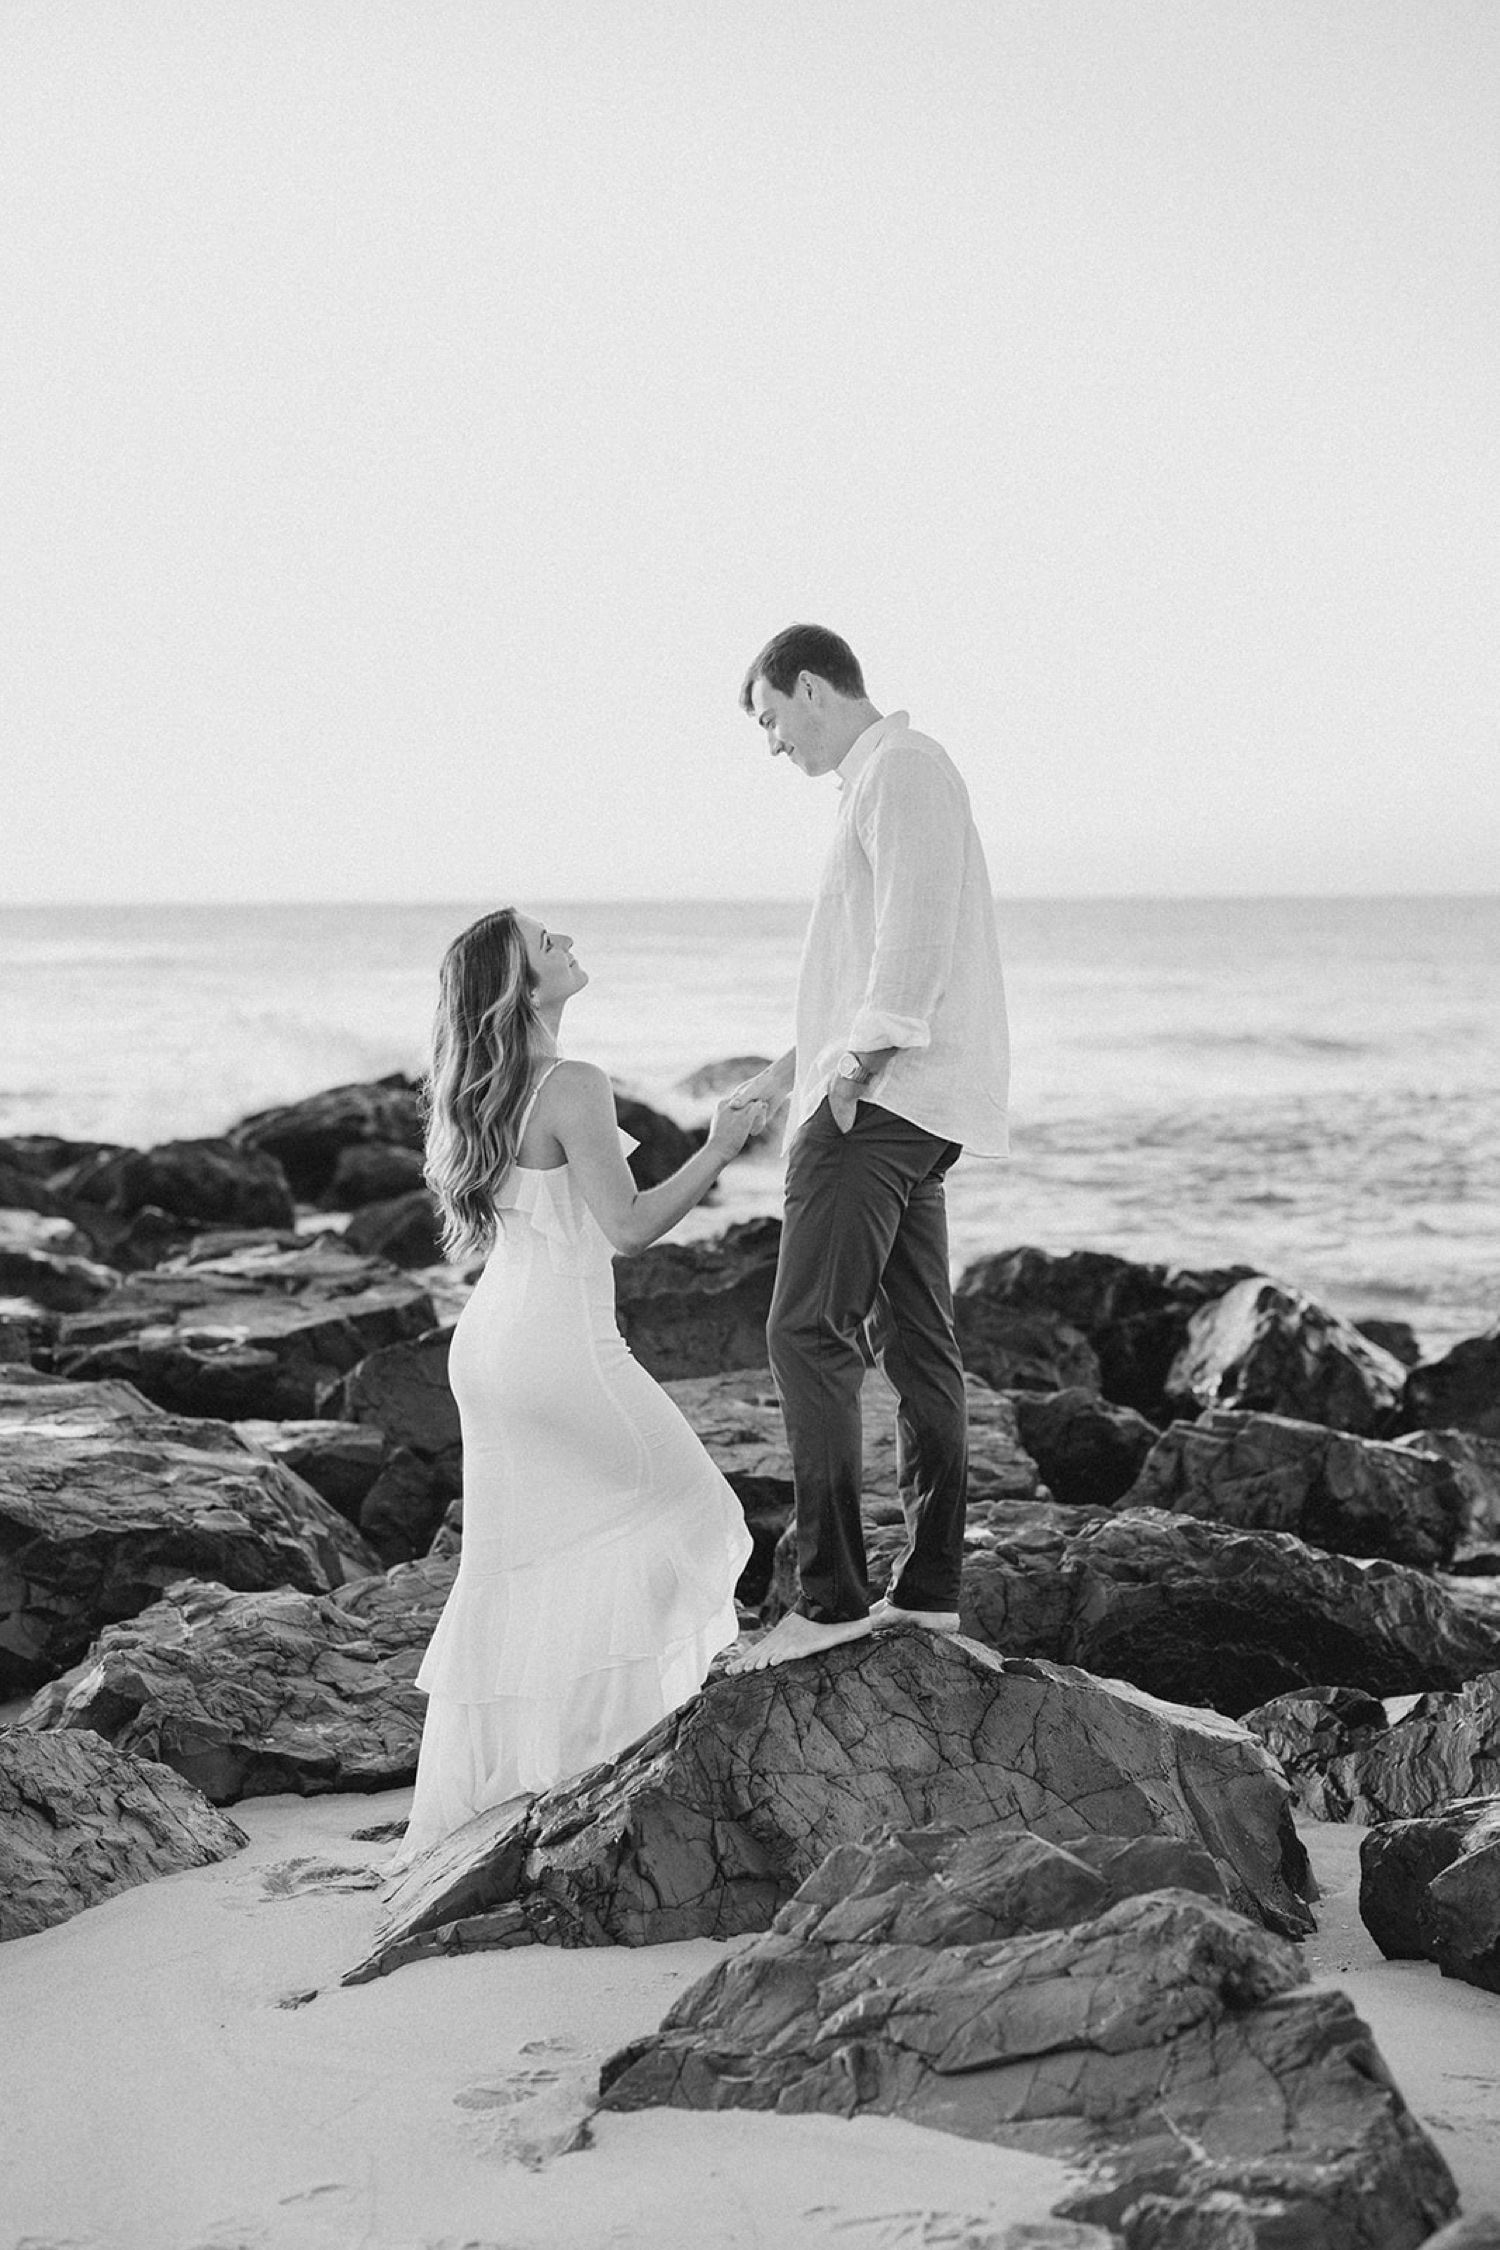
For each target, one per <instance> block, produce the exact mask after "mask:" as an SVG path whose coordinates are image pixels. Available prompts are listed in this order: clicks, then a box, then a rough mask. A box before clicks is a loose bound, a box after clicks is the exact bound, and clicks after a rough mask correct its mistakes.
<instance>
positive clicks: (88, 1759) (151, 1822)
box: [0, 1727, 249, 1939]
mask: <svg viewBox="0 0 1500 2250" xmlns="http://www.w3.org/2000/svg"><path fill="white" fill-rule="evenodd" d="M248 1842H249V1838H248V1837H247V1836H246V1835H245V1833H244V1831H243V1829H241V1828H237V1827H236V1826H235V1823H234V1822H233V1821H232V1820H229V1819H227V1818H226V1816H225V1815H224V1814H223V1813H221V1812H216V1811H215V1810H214V1808H213V1806H212V1805H210V1804H209V1803H208V1802H207V1801H206V1799H205V1798H203V1797H202V1796H201V1795H200V1794H199V1792H198V1791H197V1790H196V1789H193V1788H191V1787H189V1785H188V1784H187V1783H186V1782H184V1781H183V1780H181V1779H180V1778H179V1776H178V1775H177V1774H175V1773H169V1772H168V1771H167V1769H166V1768H165V1767H164V1766H159V1765H150V1764H146V1763H143V1762H142V1760H140V1759H139V1758H127V1757H122V1756H121V1755H120V1753H119V1751H118V1750H112V1749H111V1748H110V1747H109V1745H108V1743H106V1742H101V1741H100V1740H99V1738H98V1736H97V1735H93V1734H84V1735H35V1734H29V1733H27V1732H25V1731H24V1730H23V1729H20V1728H16V1727H4V1728H0V1939H3V1938H17V1937H30V1936H31V1935H32V1934H33V1933H34V1932H35V1931H37V1930H47V1929H50V1928H51V1927H52V1926H53V1924H54V1923H56V1922H66V1921H67V1920H68V1919H69V1917H70V1916H71V1915H74V1914H81V1913H82V1912H83V1910H84V1908H85V1907H86V1906H96V1905H97V1904H98V1903H99V1901H100V1900H101V1899H106V1898H112V1897H113V1896H114V1895H115V1893H116V1892H117V1891H127V1890H130V1889H131V1888H132V1887H133V1886H134V1885H135V1884H137V1883H149V1882H151V1881H152V1879H153V1878H154V1877H155V1876H158V1875H174V1874H176V1873H177V1871H178V1869H179V1868H184V1867H208V1866H211V1865H212V1864H213V1862H214V1861H215V1860H220V1859H227V1858H228V1857H229V1855H230V1853H231V1852H237V1851H239V1850H240V1849H241V1848H242V1847H243V1846H244V1845H245V1844H246V1843H248Z"/></svg>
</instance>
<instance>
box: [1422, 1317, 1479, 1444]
mask: <svg viewBox="0 0 1500 2250" xmlns="http://www.w3.org/2000/svg"><path fill="white" fill-rule="evenodd" d="M1401 1421H1402V1426H1403V1428H1405V1429H1408V1430H1421V1429H1458V1430H1474V1431H1477V1432H1478V1434H1479V1435H1480V1436H1481V1437H1488V1438H1500V1321H1496V1323H1495V1325H1494V1327H1493V1328H1487V1329H1486V1330H1485V1332H1484V1334H1483V1335H1482V1336H1466V1337H1465V1338H1464V1339H1463V1341H1462V1342H1461V1343H1458V1344H1455V1345H1454V1347H1453V1349H1452V1350H1451V1351H1450V1352H1447V1353H1445V1354H1444V1356H1443V1357H1442V1358H1441V1359H1433V1360H1428V1361H1427V1362H1426V1363H1425V1364H1424V1365H1422V1366H1420V1367H1414V1368H1413V1369H1412V1370H1411V1372H1410V1374H1409V1375H1408V1376H1407V1378H1406V1388H1405V1395H1404V1397H1403V1399H1402V1402H1401Z"/></svg>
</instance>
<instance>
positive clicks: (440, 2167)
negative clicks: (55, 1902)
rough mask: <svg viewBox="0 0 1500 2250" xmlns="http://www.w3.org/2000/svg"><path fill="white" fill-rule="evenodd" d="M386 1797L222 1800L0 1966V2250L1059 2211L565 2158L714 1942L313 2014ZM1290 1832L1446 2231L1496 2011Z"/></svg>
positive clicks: (1494, 2089) (647, 2118)
mask: <svg viewBox="0 0 1500 2250" xmlns="http://www.w3.org/2000/svg"><path fill="white" fill-rule="evenodd" d="M409 1802H410V1792H409V1791H399V1792H390V1793H387V1794H384V1795H381V1796H377V1797H358V1796H336V1797H324V1798H314V1799H301V1798H295V1797H275V1798H263V1799H259V1800H255V1801H252V1802H249V1803H247V1804H243V1805H241V1806H238V1807H236V1808H235V1818H236V1819H237V1820H238V1821H239V1822H240V1823H241V1825H242V1826H243V1827H244V1828H245V1829H246V1831H247V1832H248V1834H249V1836H250V1843H249V1846H248V1848H247V1849H246V1850H245V1851H243V1852H241V1853H239V1854H237V1855H236V1856H235V1857H234V1858H232V1859H230V1860H227V1861H225V1862H223V1863H221V1864H220V1865H218V1866H215V1867H210V1868H205V1869H201V1870H197V1871H194V1872H191V1873H186V1874H181V1875H176V1876H171V1877H168V1878H166V1879H164V1880H162V1881H158V1882H156V1883H152V1884H148V1885H144V1886H142V1887H140V1888H138V1889H135V1890H132V1891H128V1892H125V1893H123V1894H122V1895H120V1896H119V1897H116V1898H114V1899H112V1900H109V1901H107V1902H106V1903H105V1904H103V1905H101V1906H97V1907H94V1908H92V1909H90V1910H89V1911H88V1912H86V1913H84V1914H81V1915H78V1916H76V1917H75V1918H74V1919H73V1920H72V1921H70V1922H66V1923H64V1924H61V1925H60V1926H58V1927H56V1928H54V1929H51V1930H47V1931H44V1932H42V1933H41V1934H39V1935H37V1936H35V1937H29V1938H21V1939H18V1940H16V1941H14V1942H13V1943H11V1944H9V1945H7V1946H6V1947H5V1948H4V1949H3V1952H0V2021H3V2022H4V2025H5V2029H6V2038H5V2042H4V2053H3V2057H0V2115H3V2116H4V2119H5V2135H4V2143H5V2152H4V2156H3V2160H0V2212H3V2215H4V2224H3V2230H0V2242H3V2244H4V2250H356V2246H358V2250H541V2246H548V2250H557V2246H566V2250H675V2246H677V2245H679V2244H680V2245H683V2246H684V2250H686V2246H688V2245H693V2246H695V2250H813V2246H815V2245H816V2246H823V2245H826V2246H828V2250H833V2246H835V2245H837V2246H839V2250H999V2246H1000V2245H1002V2244H1003V2243H1004V2242H1005V2240H1006V2232H1007V2229H1008V2228H1010V2227H1012V2226H1015V2225H1018V2224H1020V2222H1023V2221H1028V2220H1030V2221H1036V2220H1040V2219H1043V2218H1044V2217H1045V2216H1046V2214H1047V2213H1048V2212H1049V2210H1050V2209H1051V2207H1052V2206H1053V2204H1054V2203H1055V2202H1056V2201H1057V2199H1058V2198H1059V2196H1060V2195H1061V2194H1062V2192H1063V2188H1064V2184H1065V2181H1066V2178H1067V2175H1066V2172H1065V2170H1064V2168H1063V2167H1062V2166H1061V2165H1059V2164H1055V2163H1052V2162H1050V2161H1047V2160H1044V2159H1041V2158H1033V2157H1029V2156H1021V2155H1017V2154H1013V2153H1011V2152H1009V2151H1005V2150H998V2149H991V2148H987V2147H983V2146H979V2145H977V2144H974V2143H970V2142H966V2141H962V2140H958V2139H954V2138H950V2137H948V2136H945V2135H942V2134H937V2133H932V2132H927V2131H924V2130H922V2129H919V2128H917V2127H914V2126H908V2125H904V2124H901V2123H897V2122H892V2121H878V2122H877V2121H872V2120H862V2121H858V2122H855V2123H844V2122H842V2121H840V2120H837V2119H831V2118H830V2119H821V2118H774V2117H758V2116H751V2115H745V2114H731V2115H723V2116H702V2115H694V2114H688V2113H684V2112H681V2111H659V2112H652V2113H646V2114H643V2115H632V2116H610V2117H603V2118H600V2119H598V2120H596V2121H594V2122H593V2123H592V2124H590V2125H588V2126H587V2127H586V2128H584V2129H583V2131H582V2133H580V2125H581V2120H582V2118H583V2115H584V2112H585V2109H586V2105H587V2097H588V2094H589V2092H590V2090H591V2088H592V2084H593V2080H594V2074H595V2072H596V2071H597V2069H598V2065H599V2063H600V2061H601V2059H602V2058H603V2057H604V2056H606V2055H607V2054H609V2053H610V2052H612V2051H613V2050H614V2049H615V2048H616V2047H618V2046H619V2045H620V2044H621V2043H622V2042H623V2041H625V2040H627V2039H629V2038H631V2037H633V2036H635V2035H637V2034H639V2033H641V2032H644V2031H647V2030H649V2029H650V2028H652V2027H653V2026H654V2025H655V2024H656V2023H657V2022H658V2020H659V2019H660V2017H661V2015H662V2013H663V2011H664V2010H665V2009H666V2007H667V2006H668V2005H669V2003H670V2002H671V2000H672V1999H673V1997H674V1996H675V1995H676V1994H677V1993H678V1992H679V1991H680V1990H681V1989H682V1988H683V1987H684V1986H685V1985H686V1984H688V1983H689V1982H691V1981H692V1980H693V1979H694V1978H695V1977H696V1976H698V1975H699V1974H700V1973H701V1972H702V1971H703V1969H704V1968H706V1967H707V1966H708V1964H709V1963H710V1962H711V1961H712V1960H714V1959H715V1958H716V1957H717V1954H718V1951H719V1948H718V1947H717V1946H716V1945H715V1944H714V1943H713V1942H711V1941H708V1940H702V1941H698V1942H695V1943H692V1944H686V1945H671V1946H662V1947H656V1948H649V1949H645V1950H641V1951H632V1950H627V1949H623V1948H621V1949H615V1950H608V1951H588V1952H559V1951H555V1950H552V1949H550V1948H547V1949H543V1948H532V1949H527V1950H522V1951H513V1952H505V1953H495V1954H485V1955H476V1956H471V1957H469V1958H467V1959H455V1960H439V1961H428V1962H422V1963H418V1964H416V1965H414V1966H412V1967H409V1968H406V1969H403V1970H401V1971H399V1972H398V1973H397V1974H395V1975H394V1976H391V1977H389V1978H385V1979H381V1980H379V1981H377V1982H375V1983H373V1984H367V1985H362V1986H359V1987H356V1988H353V1989H348V1990H345V1989H342V1988H340V1986H339V1983H338V1979H339V1977H340V1975H341V1974H342V1972H343V1971H344V1970H345V1969H347V1968H348V1967H350V1966H351V1965H352V1964H353V1963H354V1962H355V1961H357V1960H359V1959H360V1958H361V1957H362V1956H363V1954H364V1953H365V1952H366V1951H367V1950H368V1947H369V1943H370V1939H371V1936H372V1934H373V1930H374V1925H375V1922H376V1918H377V1914H378V1908H379V1892H378V1887H377V1886H378V1882H379V1870H380V1868H381V1866H382V1864H383V1862H384V1861H385V1859H386V1858H387V1857H388V1856H389V1853H390V1845H389V1844H388V1843H386V1842H381V1841H368V1840H363V1841H362V1840H360V1838H359V1836H358V1833H357V1832H358V1831H359V1830H361V1829H369V1828H371V1827H374V1826H378V1825H383V1824H385V1823H388V1822H390V1821H392V1820H398V1819H400V1818H401V1817H403V1816H404V1814H405V1811H406V1809H407V1806H408V1804H409ZM1304 1833H1305V1835H1306V1838H1307V1841H1308V1844H1309V1848H1310V1849H1311V1851H1312V1853H1313V1857H1314V1863H1315V1866H1316V1868H1317V1873H1318V1877H1319V1881H1320V1883H1321V1884H1322V1886H1323V1891H1324V1897H1323V1900H1322V1902H1321V1905H1320V1909H1319V1917H1320V1928H1319V1932H1318V1935H1317V1937H1316V1938H1315V1939H1314V1940H1312V1941H1311V1942H1310V1944H1309V1946H1308V1965H1309V1967H1310V1969H1311V1970H1312V1972H1313V1974H1314V1976H1315V1977H1318V1978H1320V1979H1326V1980H1327V1981H1330V1982H1333V1983H1337V1984H1339V1985H1341V1986H1342V1987H1343V1988H1344V1989H1345V1990H1346V1991H1347V1992H1348V1993H1349V1994H1350V1996H1351V1998H1352V1999H1353V2001H1354V2003H1355V2005H1356V2007H1357V2008H1358V2009H1359V2010H1360V2012H1361V2013H1362V2014H1363V2015H1364V2016H1365V2017H1366V2019H1367V2020H1368V2021H1369V2023H1370V2024H1371V2025H1372V2027H1373V2029H1374V2031H1375V2034H1376V2037H1377V2039H1378V2041H1379V2044H1380V2047H1381V2051H1382V2052H1383V2054H1384V2055H1385V2058H1386V2060H1387V2062H1388V2063H1389V2065H1390V2067H1391V2069H1392V2071H1393V2073H1394V2075H1395V2077H1396V2079H1397V2082H1398V2083H1399V2084H1400V2086H1401V2088H1402V2090H1403V2092H1404V2093H1405V2095H1406V2097H1407V2100H1408V2101H1409V2103H1410V2104H1411V2106H1412V2108H1413V2109H1414V2110H1415V2112H1416V2114H1417V2115H1418V2116H1419V2117H1420V2118H1421V2120H1422V2122H1423V2123H1424V2124H1425V2125H1426V2126H1427V2127H1428V2129H1429V2130H1430V2131H1431V2132H1432V2133H1433V2135H1434V2136H1435V2138H1436V2140H1437V2143H1438V2145H1439V2147H1440V2148H1441V2149H1442V2151H1443V2154H1444V2156H1445V2157H1446V2158H1447V2160H1448V2162H1449V2164H1450V2165H1451V2167H1452V2169H1453V2172H1454V2174H1455V2176H1456V2178H1457V2180H1458V2183H1459V2188H1460V2191H1461V2193H1462V2196H1463V2208H1464V2210H1465V2212H1466V2213H1473V2212H1476V2211H1481V2210H1486V2209H1495V2210H1500V1997H1495V1996H1493V1995H1490V1994H1487V1993H1484V1992H1480V1991H1477V1990H1475V1989H1473V1988H1472V1987H1469V1986H1467V1985H1463V1984H1455V1983H1452V1982H1446V1981H1444V1980H1443V1979H1442V1978H1441V1977H1440V1976H1439V1974H1438V1972H1437V1970H1436V1969H1435V1968H1431V1967H1428V1966H1425V1965H1421V1964H1412V1963H1386V1962H1384V1961H1382V1960H1381V1958H1380V1956H1379V1954H1378V1952H1377V1951H1376V1948H1375V1946H1374V1945H1373V1943H1372V1941H1371V1940H1370V1938H1369V1937H1368V1936H1367V1934H1366V1933H1365V1931H1364V1929H1363V1926H1362V1925H1361V1923H1360V1921H1359V1918H1358V1913H1357V1908H1356V1903H1355V1898H1356V1892H1357V1887H1358V1851H1359V1837H1360V1834H1361V1831H1360V1830H1358V1829H1356V1828H1335V1827H1328V1826H1316V1825H1315V1826H1310V1827H1308V1828H1306V1829H1305V1830H1304ZM580 2138H581V2139H582V2141H583V2143H584V2145H582V2146H577V2145H576V2144H577V2143H578V2141H579V2140H580ZM1038 2239H1039V2240H1041V2241H1045V2239H1046V2237H1045V2236H1043V2237H1040V2238H1038ZM1064 2239H1065V2237H1064V2236H1062V2235H1059V2237H1058V2240H1059V2241H1060V2242H1061V2241H1062V2240H1064Z"/></svg>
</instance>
